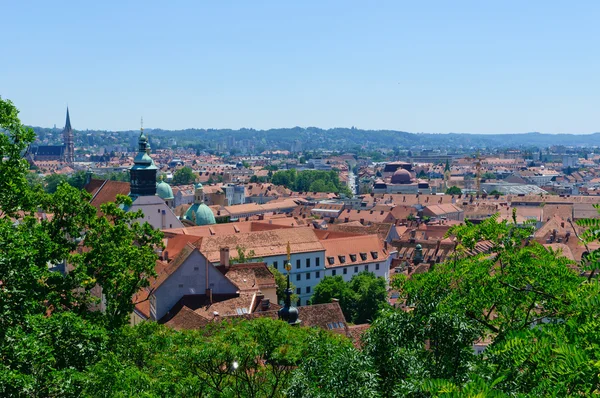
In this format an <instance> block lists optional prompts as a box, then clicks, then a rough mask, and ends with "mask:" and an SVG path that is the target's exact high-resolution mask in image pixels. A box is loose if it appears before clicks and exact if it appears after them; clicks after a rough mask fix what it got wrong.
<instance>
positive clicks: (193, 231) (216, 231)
mask: <svg viewBox="0 0 600 398" xmlns="http://www.w3.org/2000/svg"><path fill="white" fill-rule="evenodd" d="M285 221H287V220H285ZM285 221H284V222H279V221H276V220H273V222H271V223H270V222H269V221H266V222H259V221H239V222H233V223H225V224H213V225H202V226H194V227H187V228H171V229H165V230H163V232H164V234H165V236H167V237H171V236H175V235H190V236H196V237H201V236H224V235H234V234H239V233H246V232H256V231H267V230H271V229H283V228H291V227H292V226H291V225H286V224H287V223H286V222H285Z"/></svg>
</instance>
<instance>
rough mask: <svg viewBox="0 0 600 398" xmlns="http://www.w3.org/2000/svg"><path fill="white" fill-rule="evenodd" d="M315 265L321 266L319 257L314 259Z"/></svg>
mask: <svg viewBox="0 0 600 398" xmlns="http://www.w3.org/2000/svg"><path fill="white" fill-rule="evenodd" d="M315 265H316V266H317V267H319V266H320V265H321V259H320V258H319V257H317V258H315Z"/></svg>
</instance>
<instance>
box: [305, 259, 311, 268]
mask: <svg viewBox="0 0 600 398" xmlns="http://www.w3.org/2000/svg"><path fill="white" fill-rule="evenodd" d="M309 267H310V258H307V259H306V268H309Z"/></svg>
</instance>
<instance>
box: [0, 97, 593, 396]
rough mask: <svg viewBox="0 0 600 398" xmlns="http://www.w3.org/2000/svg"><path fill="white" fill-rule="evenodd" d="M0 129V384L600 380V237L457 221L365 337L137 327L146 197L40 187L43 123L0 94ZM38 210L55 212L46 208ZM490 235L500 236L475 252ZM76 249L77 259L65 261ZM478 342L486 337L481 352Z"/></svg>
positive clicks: (308, 387)
mask: <svg viewBox="0 0 600 398" xmlns="http://www.w3.org/2000/svg"><path fill="white" fill-rule="evenodd" d="M0 129H2V131H3V134H0V159H1V161H0V176H1V177H2V178H0V241H1V242H2V244H1V245H0V396H7V397H12V396H14V397H59V396H60V397H80V396H89V397H108V396H144V397H163V396H180V397H192V396H194V397H196V396H208V397H234V396H238V397H239V396H244V397H283V396H291V397H337V396H344V397H389V396H394V397H402V396H418V397H442V396H495V397H501V396H531V397H538V396H593V395H597V394H599V393H600V379H599V374H600V372H598V363H600V316H599V315H600V305H599V304H600V285H599V284H598V280H597V278H596V269H597V267H598V261H599V259H600V251H599V250H598V249H595V248H594V247H595V246H592V245H590V247H589V248H588V250H587V255H586V256H585V257H584V259H583V261H582V264H581V266H580V267H579V268H577V267H576V264H574V262H573V261H571V260H569V259H567V258H566V257H564V256H562V254H561V253H560V252H557V251H554V250H553V249H548V248H546V247H544V246H542V245H540V244H537V243H535V242H534V241H531V240H530V239H529V236H530V235H531V232H532V231H531V227H528V226H525V227H522V226H517V225H516V222H514V221H515V220H513V221H512V222H511V221H508V220H504V221H502V222H499V221H498V218H497V217H492V218H490V219H488V220H486V221H483V222H482V223H480V224H477V225H470V224H468V223H467V224H464V225H457V226H453V227H452V229H451V230H450V232H449V234H450V235H451V236H452V237H453V238H455V239H456V242H457V244H456V249H455V250H454V252H453V253H451V255H450V256H449V259H448V261H447V262H445V263H444V264H436V265H435V267H433V268H432V269H431V270H430V271H429V272H426V273H421V274H416V275H413V276H412V277H411V278H408V277H403V276H398V277H395V278H394V279H393V282H392V284H393V286H394V288H395V289H396V290H397V291H398V292H399V294H400V298H399V301H400V302H404V303H405V304H406V308H407V309H408V310H405V309H400V308H391V307H386V308H383V309H381V310H379V312H377V313H376V316H375V317H373V318H372V323H371V325H370V327H369V329H368V330H367V331H366V332H365V333H364V335H363V337H362V340H361V343H360V346H359V347H358V348H357V347H355V346H354V345H353V344H352V342H351V341H350V340H349V339H347V338H346V337H344V336H341V335H338V334H333V333H330V332H328V331H324V330H317V329H311V328H305V327H291V326H289V325H287V324H285V323H283V322H281V321H277V320H270V319H257V320H254V321H230V322H227V321H224V322H219V323H214V324H210V325H209V326H207V327H206V328H204V329H201V330H189V331H176V330H172V329H169V328H167V327H166V326H164V325H159V324H157V323H155V322H143V323H141V324H139V325H137V326H135V327H131V326H129V325H128V319H129V315H130V314H131V311H132V310H133V306H134V303H132V296H133V294H134V293H135V292H137V291H139V289H141V288H143V287H144V286H147V285H148V278H150V277H152V276H155V271H154V264H155V260H156V250H157V249H158V248H159V247H161V245H162V234H161V233H160V231H156V230H153V229H152V228H151V227H150V226H149V225H148V224H139V223H137V222H136V220H138V218H139V217H140V216H141V214H140V213H139V212H138V213H126V212H123V210H122V209H121V207H120V206H119V204H127V203H130V202H128V201H129V199H128V198H126V197H119V198H118V202H119V203H116V204H115V203H108V204H105V205H103V207H102V211H103V216H102V217H99V216H98V215H97V212H96V209H95V208H94V207H92V206H91V205H90V204H89V200H90V195H89V194H87V193H86V192H85V191H82V190H79V189H76V188H74V187H71V186H70V185H69V184H66V183H62V184H60V185H58V187H57V189H56V191H55V192H54V193H47V192H44V191H43V189H41V188H40V187H39V186H38V187H31V186H30V184H29V182H28V181H27V173H28V165H27V162H26V161H25V160H24V159H22V158H21V153H22V152H23V150H24V149H25V147H26V146H27V145H28V144H29V143H30V142H32V141H33V139H34V133H33V131H32V130H31V129H28V128H25V127H24V126H23V125H22V124H21V123H20V121H19V119H18V113H17V110H16V108H15V107H14V105H12V103H11V102H10V101H6V100H2V99H0ZM38 210H43V211H46V212H48V213H51V214H53V217H51V218H50V219H48V220H39V219H37V218H36V216H35V214H36V212H37V211H38ZM578 223H579V224H580V225H581V226H582V227H583V228H585V232H583V233H582V234H579V236H578V238H579V239H580V240H581V241H582V243H584V244H586V245H589V244H591V243H594V244H596V243H597V242H598V240H599V239H600V219H590V220H581V221H578ZM481 240H486V241H489V242H490V244H491V245H492V249H491V250H490V252H489V253H482V254H479V255H472V253H473V249H474V247H475V244H476V243H477V242H479V241H481ZM79 249H81V250H79ZM65 260H66V262H67V263H68V264H70V265H71V267H70V272H68V273H61V272H57V271H56V269H57V268H60V267H61V265H62V264H63V263H64V262H65ZM369 285H370V284H365V286H369ZM357 286H358V287H357ZM360 286H363V284H362V283H358V282H357V285H356V286H354V288H355V289H358V290H362V289H363V288H362V287H360ZM98 287H101V288H102V291H103V294H104V297H105V300H104V301H103V302H102V303H101V302H99V300H98V299H97V298H96V295H95V294H94V292H95V291H96V290H97V288H98ZM340 289H341V290H342V292H341V293H335V295H340V297H344V295H348V296H349V297H350V298H349V299H348V302H349V303H352V302H353V300H354V299H353V298H352V292H347V291H345V289H346V288H345V287H341V288H340ZM367 290H368V289H367ZM375 290H377V289H375ZM327 292H328V289H325V288H323V292H319V295H321V296H322V297H326V296H327V294H328V293H327ZM316 297H318V296H316ZM315 300H316V299H315ZM367 304H368V303H365V304H364V305H367ZM101 305H102V306H104V307H105V309H104V310H103V311H100V310H99V307H100V306H101ZM359 310H360V309H359V308H358V304H352V305H349V306H348V307H347V310H346V311H350V312H349V313H350V314H351V316H350V317H351V318H352V316H358V315H352V314H353V313H354V314H358V313H359V312H360V311H359ZM353 311H354V312H353ZM372 311H377V309H376V308H373V309H370V310H368V312H372ZM300 314H302V312H301V309H300ZM301 316H302V315H300V317H301ZM349 320H352V319H349ZM474 342H480V343H486V344H487V343H489V345H488V346H487V349H486V350H485V351H483V352H482V353H481V354H479V355H476V353H475V352H474V349H473V343H474Z"/></svg>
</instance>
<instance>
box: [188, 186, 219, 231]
mask: <svg viewBox="0 0 600 398" xmlns="http://www.w3.org/2000/svg"><path fill="white" fill-rule="evenodd" d="M185 219H186V220H188V221H191V222H192V223H193V224H195V225H211V224H216V223H217V221H216V220H215V215H214V213H213V211H212V210H211V209H210V207H208V206H207V205H206V203H204V189H203V187H202V184H201V183H198V184H196V188H195V192H194V204H193V205H191V206H190V208H189V209H188V210H187V211H186V213H185Z"/></svg>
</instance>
